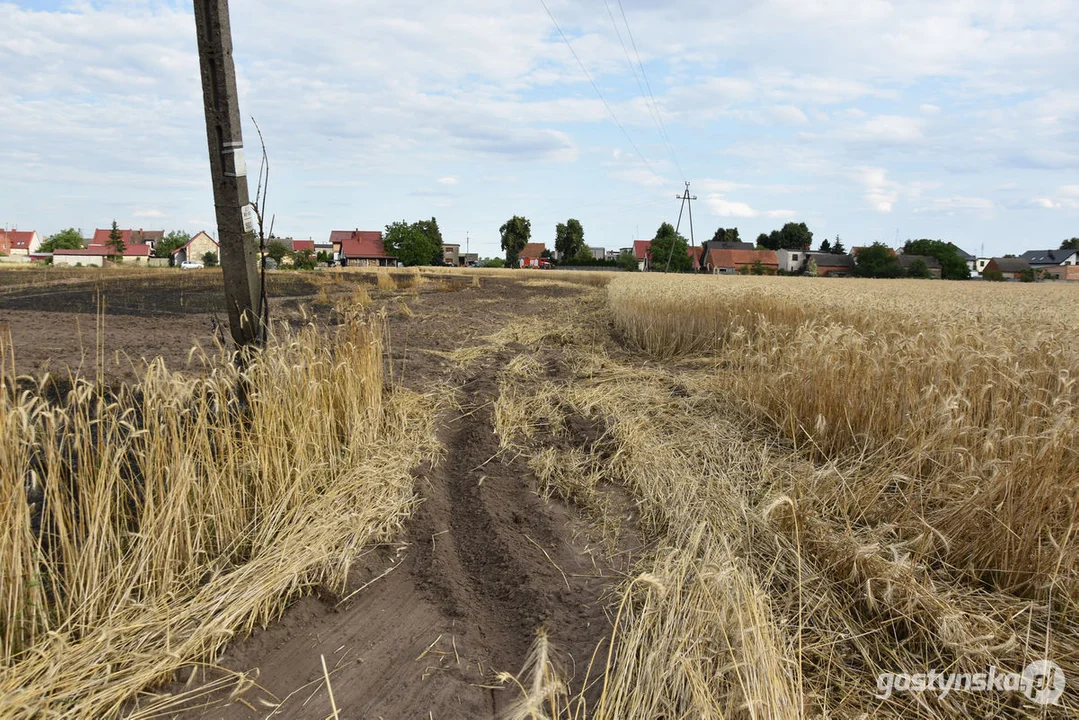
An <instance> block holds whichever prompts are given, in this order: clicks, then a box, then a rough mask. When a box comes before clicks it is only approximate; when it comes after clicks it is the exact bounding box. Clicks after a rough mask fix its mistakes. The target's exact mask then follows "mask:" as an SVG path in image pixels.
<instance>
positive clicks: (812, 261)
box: [805, 255, 820, 277]
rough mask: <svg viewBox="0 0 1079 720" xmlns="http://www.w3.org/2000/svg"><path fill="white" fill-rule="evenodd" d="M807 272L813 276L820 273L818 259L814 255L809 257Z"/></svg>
mask: <svg viewBox="0 0 1079 720" xmlns="http://www.w3.org/2000/svg"><path fill="white" fill-rule="evenodd" d="M805 274H806V275H809V276H811V277H817V276H818V275H820V270H819V268H817V259H816V258H815V257H813V256H812V255H811V256H810V257H809V262H807V263H806V268H805Z"/></svg>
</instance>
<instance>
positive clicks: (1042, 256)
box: [1019, 250, 1079, 269]
mask: <svg viewBox="0 0 1079 720" xmlns="http://www.w3.org/2000/svg"><path fill="white" fill-rule="evenodd" d="M1019 257H1021V258H1023V259H1024V260H1026V261H1027V262H1028V263H1030V266H1031V267H1032V268H1035V269H1039V268H1048V267H1059V266H1061V265H1079V250H1027V251H1026V252H1025V253H1023V254H1022V255H1020V256H1019Z"/></svg>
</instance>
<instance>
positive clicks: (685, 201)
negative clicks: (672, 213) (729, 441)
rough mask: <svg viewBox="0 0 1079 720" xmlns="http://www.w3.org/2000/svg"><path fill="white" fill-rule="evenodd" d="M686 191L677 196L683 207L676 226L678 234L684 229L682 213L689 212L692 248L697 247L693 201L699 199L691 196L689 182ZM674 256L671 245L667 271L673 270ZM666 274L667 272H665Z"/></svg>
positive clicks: (680, 209)
mask: <svg viewBox="0 0 1079 720" xmlns="http://www.w3.org/2000/svg"><path fill="white" fill-rule="evenodd" d="M685 182H686V189H685V191H684V192H682V194H680V195H675V197H676V198H678V199H679V200H681V201H682V205H681V206H680V207H679V208H678V222H677V223H676V224H675V226H674V232H675V234H677V233H678V228H680V227H682V211H683V210H689V244H690V247H694V248H695V247H697V242H696V240H695V239H694V237H693V201H694V200H696V199H697V196H696V195H690V194H689V180H686V181H685ZM673 254H674V244H673V243H672V244H671V251H670V252H668V253H667V268H666V269H667V270H670V269H671V256H672V255H673ZM665 272H666V271H665Z"/></svg>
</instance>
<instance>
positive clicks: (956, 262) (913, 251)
mask: <svg viewBox="0 0 1079 720" xmlns="http://www.w3.org/2000/svg"><path fill="white" fill-rule="evenodd" d="M903 254H905V255H928V256H930V257H935V258H936V259H937V260H939V261H940V276H941V277H942V278H943V279H945V280H966V279H968V278H969V277H970V267H969V266H968V265H967V261H966V260H964V259H963V258H961V257H959V251H958V249H957V248H956V247H955V245H952V244H951V243H947V242H944V241H943V240H929V239H926V238H923V239H921V240H907V242H906V243H904V244H903Z"/></svg>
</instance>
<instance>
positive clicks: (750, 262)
mask: <svg viewBox="0 0 1079 720" xmlns="http://www.w3.org/2000/svg"><path fill="white" fill-rule="evenodd" d="M758 266H760V267H761V268H763V269H764V272H765V273H767V274H769V275H775V274H776V272H777V271H778V270H779V258H778V256H777V255H776V251H775V250H720V249H715V250H709V251H708V254H707V255H705V256H704V269H705V270H707V271H708V272H710V273H713V274H716V275H733V274H735V273H738V272H740V271H741V270H742V269H743V268H745V269H746V270H747V271H748V270H750V269H752V268H755V267H758Z"/></svg>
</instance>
